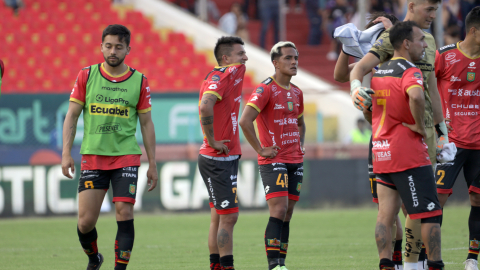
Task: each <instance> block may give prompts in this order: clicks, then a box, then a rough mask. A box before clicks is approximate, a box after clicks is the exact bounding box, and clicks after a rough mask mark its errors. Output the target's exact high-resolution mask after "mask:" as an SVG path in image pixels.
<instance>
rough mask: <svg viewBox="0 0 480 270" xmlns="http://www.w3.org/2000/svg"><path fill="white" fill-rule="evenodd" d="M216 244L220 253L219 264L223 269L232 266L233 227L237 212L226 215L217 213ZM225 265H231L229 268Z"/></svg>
mask: <svg viewBox="0 0 480 270" xmlns="http://www.w3.org/2000/svg"><path fill="white" fill-rule="evenodd" d="M219 216H220V221H219V224H218V233H217V246H218V252H219V253H220V264H221V265H222V266H223V268H224V269H234V268H233V227H234V226H235V224H236V223H237V220H238V212H237V213H232V214H226V215H219ZM227 265H232V266H231V268H230V267H228V268H227Z"/></svg>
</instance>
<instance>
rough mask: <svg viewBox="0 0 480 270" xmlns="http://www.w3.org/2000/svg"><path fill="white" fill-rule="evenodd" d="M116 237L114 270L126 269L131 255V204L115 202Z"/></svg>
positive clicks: (133, 232)
mask: <svg viewBox="0 0 480 270" xmlns="http://www.w3.org/2000/svg"><path fill="white" fill-rule="evenodd" d="M115 215H116V218H117V225H118V229H117V237H116V238H115V270H125V269H127V266H128V262H129V261H130V255H131V254H132V249H133V241H134V239H135V228H134V226H133V204H132V203H129V202H119V201H117V202H115Z"/></svg>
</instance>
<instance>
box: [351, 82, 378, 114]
mask: <svg viewBox="0 0 480 270" xmlns="http://www.w3.org/2000/svg"><path fill="white" fill-rule="evenodd" d="M372 94H375V92H373V90H372V89H370V88H368V87H363V86H360V87H356V88H354V89H352V91H351V93H350V96H351V97H352V102H353V105H355V108H357V109H359V110H360V111H363V110H364V109H369V110H371V107H372V97H371V96H370V95H372Z"/></svg>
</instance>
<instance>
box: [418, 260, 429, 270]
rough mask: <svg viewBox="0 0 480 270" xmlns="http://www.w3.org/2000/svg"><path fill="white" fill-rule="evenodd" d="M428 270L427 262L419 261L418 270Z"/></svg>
mask: <svg viewBox="0 0 480 270" xmlns="http://www.w3.org/2000/svg"><path fill="white" fill-rule="evenodd" d="M425 269H427V270H428V265H427V260H424V261H418V270H425Z"/></svg>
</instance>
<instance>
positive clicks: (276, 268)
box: [272, 265, 282, 270]
mask: <svg viewBox="0 0 480 270" xmlns="http://www.w3.org/2000/svg"><path fill="white" fill-rule="evenodd" d="M272 270H282V267H281V266H280V265H277V266H275V268H273V269H272Z"/></svg>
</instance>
